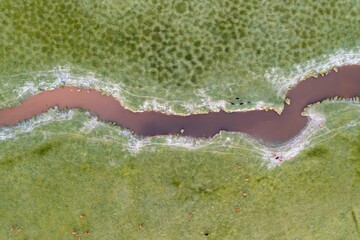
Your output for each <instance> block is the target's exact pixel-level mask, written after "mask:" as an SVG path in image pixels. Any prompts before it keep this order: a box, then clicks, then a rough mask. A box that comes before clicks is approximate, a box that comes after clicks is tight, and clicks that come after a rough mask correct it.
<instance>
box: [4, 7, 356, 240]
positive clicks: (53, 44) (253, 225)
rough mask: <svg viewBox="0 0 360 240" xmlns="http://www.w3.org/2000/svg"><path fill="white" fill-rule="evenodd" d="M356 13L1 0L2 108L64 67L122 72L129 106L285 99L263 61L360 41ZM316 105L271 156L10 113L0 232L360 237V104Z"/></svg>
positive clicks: (113, 76)
mask: <svg viewBox="0 0 360 240" xmlns="http://www.w3.org/2000/svg"><path fill="white" fill-rule="evenodd" d="M359 16H360V6H359V1H357V0H319V1H308V0H301V1H297V2H296V3H294V2H293V1H277V0H266V1H247V0H224V1H204V0H200V1H187V0H182V1H172V0H147V1H133V0H132V1H130V0H108V1H103V0H79V1H75V0H69V1H57V0H44V1H42V0H19V1H11V0H0V29H1V34H0V52H1V56H3V57H2V58H0V108H3V107H5V106H7V105H13V104H16V103H18V102H19V101H21V100H22V99H23V98H24V97H26V96H27V94H29V92H26V91H24V92H22V91H21V90H26V89H30V90H33V91H41V90H42V89H40V87H39V85H38V84H39V83H40V82H45V83H52V82H54V81H55V80H59V76H58V75H57V74H58V73H62V72H61V71H57V70H55V68H56V67H64V68H67V67H68V68H69V69H70V72H71V74H72V76H71V77H72V78H74V79H73V80H74V81H77V82H76V84H82V83H83V82H82V81H80V80H81V78H83V79H86V78H87V76H88V74H89V72H93V73H94V74H95V77H96V78H98V79H100V80H101V81H102V82H101V83H99V84H98V86H99V87H100V88H102V89H107V88H106V87H109V85H110V84H118V85H116V86H115V88H119V89H120V88H124V89H126V91H122V90H121V91H120V90H119V89H117V90H119V91H120V93H119V92H116V91H115V92H116V93H119V94H118V95H117V97H122V98H123V99H122V100H123V103H125V105H126V106H128V107H131V108H133V109H140V108H141V106H143V104H144V101H146V100H152V99H154V98H156V97H159V98H160V99H156V101H158V103H160V104H164V105H167V106H170V107H171V108H172V109H173V110H174V111H177V112H188V111H191V106H194V104H199V103H201V104H202V105H201V106H202V107H203V108H204V111H208V109H209V106H207V105H206V104H208V103H207V102H206V103H203V102H202V101H203V100H204V99H206V98H207V97H206V96H209V97H211V101H217V100H227V99H228V98H232V99H233V98H235V97H239V98H240V99H239V100H238V102H240V101H244V102H249V103H247V104H244V106H243V107H254V106H255V104H256V102H259V101H263V102H267V103H272V104H276V103H281V102H282V101H283V99H282V97H283V96H279V95H278V92H277V91H278V90H279V89H275V87H274V86H272V85H271V83H270V82H269V79H266V74H268V73H269V72H271V71H270V70H271V69H274V68H276V69H280V70H281V71H283V72H284V73H290V72H291V71H292V70H293V68H294V66H295V65H297V64H304V63H306V62H307V61H310V60H314V61H317V60H319V59H321V56H325V55H331V54H332V53H334V52H336V51H337V50H339V49H345V50H353V49H356V48H358V47H359V39H360V19H359ZM274 78H275V76H274ZM60 80H61V79H60ZM27 82H31V83H34V85H31V84H30V85H28V86H26V87H25V88H24V89H20V87H23V86H24V84H25V83H27ZM58 84H63V82H62V81H59V82H58ZM45 85H46V84H45ZM45 85H44V84H43V85H41V87H43V86H45ZM17 90H19V91H17ZM109 91H110V90H109ZM127 91H129V92H127ZM110 92H111V91H110ZM19 94H20V96H19ZM201 95H203V96H201ZM204 95H205V97H204ZM184 104H189V105H190V107H189V108H186V106H184ZM235 107H236V108H239V106H235ZM313 108H315V109H316V110H317V111H319V112H322V113H324V114H325V115H326V117H327V121H326V127H324V128H323V129H322V130H320V131H319V132H318V133H317V135H316V136H313V137H311V139H310V140H309V141H310V142H309V144H308V146H307V148H306V149H305V150H304V151H303V152H302V153H301V154H299V155H298V156H296V157H295V158H294V159H291V161H288V162H285V163H283V164H282V165H281V167H278V168H272V169H268V168H267V167H266V163H265V162H264V159H263V158H262V157H263V156H261V153H262V152H261V151H260V150H262V149H261V148H263V147H264V146H260V144H259V143H257V142H254V141H253V140H248V139H247V138H244V137H242V136H241V135H235V134H229V133H221V134H220V135H218V136H216V137H215V138H214V139H212V140H211V141H204V140H184V139H182V140H181V141H184V142H182V144H179V145H181V146H182V147H171V146H169V141H172V140H173V139H172V138H170V137H159V138H151V139H141V138H135V137H134V136H131V135H130V134H129V132H126V131H122V130H121V131H119V128H118V127H115V126H112V125H110V124H100V125H96V124H95V125H94V123H92V122H90V123H89V119H88V116H87V115H86V114H84V113H83V112H81V111H75V113H74V116H73V118H72V119H71V120H69V121H63V120H64V119H66V118H61V117H59V114H58V115H56V111H50V113H48V114H49V115H50V116H54V118H53V119H55V120H58V121H52V122H50V123H47V124H45V125H44V124H43V125H41V126H37V127H36V128H34V129H32V128H31V127H30V125H31V124H30V123H29V122H28V123H25V124H23V125H20V126H18V127H14V128H13V129H10V130H9V129H5V128H0V182H1V184H0V196H1V197H0V239H76V238H78V237H80V238H81V239H82V240H84V239H289V238H290V239H358V238H359V237H360V205H359V202H360V162H359V156H360V128H359V119H358V116H359V107H358V106H357V105H355V104H349V103H339V102H337V103H325V104H321V105H316V106H313ZM189 109H190V110H189ZM230 109H231V108H230ZM197 110H198V109H197ZM45 120H46V119H45ZM45 120H44V121H45ZM27 124H28V125H27ZM86 124H88V125H86ZM92 126H95V128H92ZM31 129H32V130H31ZM30 130H31V131H30ZM29 131H30V132H29ZM9 133H11V134H12V138H8V139H7V140H3V139H6V134H9ZM4 136H5V137H4ZM310 144H311V145H310ZM192 145H195V146H196V147H197V148H186V147H187V146H192Z"/></svg>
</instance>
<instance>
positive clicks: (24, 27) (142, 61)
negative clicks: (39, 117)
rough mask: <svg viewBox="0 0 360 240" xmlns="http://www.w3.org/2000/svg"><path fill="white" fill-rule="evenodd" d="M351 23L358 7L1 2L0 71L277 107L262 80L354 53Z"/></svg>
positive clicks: (358, 29)
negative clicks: (62, 70)
mask: <svg viewBox="0 0 360 240" xmlns="http://www.w3.org/2000/svg"><path fill="white" fill-rule="evenodd" d="M359 16H360V6H359V2H358V1H357V0H340V1H339V0H330V1H329V0H323V1H305V0H302V1H296V2H293V1H278V0H273V1H247V0H246V1H242V0H226V1H203V0H202V1H186V0H184V1H170V0H163V1H160V0H159V1H158V0H152V1H123V0H109V1H94V0H82V1H73V0H72V1H57V0H56V1H55V0H54V1H51V0H46V1H40V0H28V1H12V0H2V1H0V29H1V35H0V40H1V41H0V49H1V55H2V56H4V57H3V58H1V59H0V73H1V74H3V75H4V74H15V73H19V72H21V73H23V72H29V71H35V70H49V69H52V67H54V66H59V65H62V66H63V65H68V66H71V67H72V68H74V69H78V68H80V69H85V70H91V71H94V72H95V73H98V74H102V75H103V76H105V78H106V81H108V82H116V83H123V84H125V86H126V87H127V89H128V90H130V91H131V92H133V93H135V94H137V95H150V96H158V97H161V98H165V99H167V100H170V99H172V100H174V99H177V100H181V101H184V100H185V101H189V98H192V99H197V98H199V96H195V95H194V90H196V89H206V91H207V93H209V94H210V95H211V96H212V97H213V98H214V99H218V100H219V99H227V98H229V97H235V96H236V97H237V96H240V97H241V98H242V99H243V100H244V101H248V100H251V101H264V102H276V101H278V102H280V99H279V97H278V96H276V92H275V90H274V89H272V87H271V85H270V84H269V83H268V82H267V81H266V80H265V79H264V75H263V74H264V73H265V72H266V71H267V70H269V69H270V68H273V67H276V68H280V69H283V70H289V69H291V68H292V67H293V66H294V64H301V63H304V62H306V61H307V60H310V59H316V58H318V57H320V56H321V55H323V54H330V53H333V52H334V51H336V50H338V49H353V48H355V47H358V46H359V39H360V19H359ZM23 80H24V79H23V78H22V79H20V80H19V81H23ZM6 81H8V80H6V79H5V78H4V77H0V83H4V82H6ZM1 90H2V91H3V90H5V91H8V89H6V88H5V89H1ZM136 100H138V99H132V100H131V101H130V102H129V103H127V104H128V105H132V102H133V101H136ZM135 105H137V104H135ZM172 105H173V106H176V104H175V103H174V104H172ZM137 107H138V105H137Z"/></svg>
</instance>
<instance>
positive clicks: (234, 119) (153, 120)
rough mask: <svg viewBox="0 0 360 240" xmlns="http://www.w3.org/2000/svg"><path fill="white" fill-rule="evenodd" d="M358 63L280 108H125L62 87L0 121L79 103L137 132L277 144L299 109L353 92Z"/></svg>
mask: <svg viewBox="0 0 360 240" xmlns="http://www.w3.org/2000/svg"><path fill="white" fill-rule="evenodd" d="M359 92H360V65H352V66H344V67H341V68H336V69H334V71H332V72H330V73H328V74H327V75H324V76H321V77H319V78H317V77H312V78H310V79H308V80H307V81H302V82H300V83H299V84H298V85H297V86H295V87H294V88H293V89H291V90H289V91H288V93H287V95H286V100H285V101H286V102H287V103H286V104H285V108H284V111H283V112H282V113H281V114H280V115H278V114H277V113H276V112H275V111H268V110H267V109H266V110H261V111H247V112H233V113H226V112H223V111H220V112H210V113H208V114H194V115H188V116H176V115H165V114H162V113H160V112H131V111H129V110H127V109H125V108H124V107H123V106H122V105H121V104H120V102H118V101H117V100H116V99H115V98H114V97H112V96H103V95H102V94H100V93H99V92H97V91H96V90H94V89H81V88H80V89H78V88H76V87H67V86H65V87H62V88H58V89H55V90H52V91H45V92H43V93H40V94H37V95H34V96H32V97H30V98H29V99H27V100H25V101H24V102H23V103H22V104H20V105H19V106H16V107H13V108H7V109H3V110H0V119H1V120H0V125H16V124H18V123H19V122H20V121H23V120H26V119H29V118H31V117H33V116H35V115H37V114H40V113H42V112H44V111H47V110H48V109H50V108H52V107H54V106H59V107H60V109H63V108H83V109H85V110H89V111H90V112H92V113H93V114H95V115H97V116H99V117H100V118H101V119H103V120H104V121H110V122H115V123H117V124H118V125H120V126H122V127H124V128H128V129H130V130H131V131H134V132H135V133H136V134H138V135H142V136H155V135H167V134H173V135H176V134H181V135H183V136H189V137H212V136H214V135H215V134H217V133H219V131H220V130H225V131H230V132H242V133H246V134H248V135H250V136H252V137H255V138H258V139H260V140H261V141H265V142H267V143H282V142H286V141H288V140H290V139H291V138H292V137H294V136H296V135H297V134H299V132H300V131H301V129H303V128H304V127H305V126H306V123H307V118H306V117H304V116H302V112H303V111H304V108H305V107H307V106H308V105H309V104H313V103H316V102H319V101H322V100H325V99H327V98H332V97H343V98H353V97H358V94H359Z"/></svg>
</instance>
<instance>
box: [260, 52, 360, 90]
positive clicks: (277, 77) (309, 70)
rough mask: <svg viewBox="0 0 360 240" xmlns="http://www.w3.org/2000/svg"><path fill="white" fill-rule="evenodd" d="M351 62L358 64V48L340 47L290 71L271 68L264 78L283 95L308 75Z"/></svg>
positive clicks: (359, 54)
mask: <svg viewBox="0 0 360 240" xmlns="http://www.w3.org/2000/svg"><path fill="white" fill-rule="evenodd" d="M353 64H360V48H358V49H355V50H342V49H340V50H338V51H336V52H335V53H333V54H331V55H324V56H321V57H320V58H319V59H316V60H315V59H313V60H310V61H308V62H306V63H304V64H298V65H295V66H293V68H292V70H291V71H290V73H287V72H285V71H284V70H282V69H279V68H272V69H270V70H269V71H267V72H266V73H265V79H266V80H267V81H269V82H270V83H271V84H272V85H273V86H274V89H275V90H276V91H277V93H278V95H279V96H283V95H285V93H286V91H287V90H288V89H289V88H291V87H292V86H295V85H296V84H297V83H298V82H299V81H301V80H305V79H306V78H307V77H309V76H310V75H317V74H321V73H326V72H327V71H329V70H331V69H333V68H334V67H341V66H345V65H353Z"/></svg>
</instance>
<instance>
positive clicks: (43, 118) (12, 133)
mask: <svg viewBox="0 0 360 240" xmlns="http://www.w3.org/2000/svg"><path fill="white" fill-rule="evenodd" d="M73 113H74V112H73V111H72V110H69V111H66V112H64V111H59V110H57V109H56V108H54V109H50V110H49V111H47V112H46V113H43V114H41V115H39V116H37V117H34V118H32V119H30V120H26V121H23V122H21V123H20V124H18V125H16V126H12V127H0V141H1V140H6V139H11V138H15V137H16V136H18V135H20V134H23V133H28V132H31V131H32V130H34V129H35V128H37V127H40V126H43V125H46V124H47V123H50V122H54V121H66V120H70V119H72V117H73Z"/></svg>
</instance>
